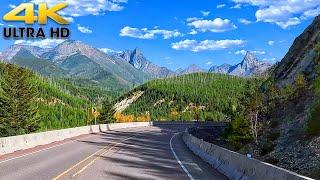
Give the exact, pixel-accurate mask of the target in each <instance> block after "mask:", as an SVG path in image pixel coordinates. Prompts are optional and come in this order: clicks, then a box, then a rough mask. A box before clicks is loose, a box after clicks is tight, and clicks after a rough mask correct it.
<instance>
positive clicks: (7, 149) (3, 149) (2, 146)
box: [0, 122, 152, 155]
mask: <svg viewBox="0 0 320 180" xmlns="http://www.w3.org/2000/svg"><path fill="white" fill-rule="evenodd" d="M150 125H152V123H150V122H133V123H114V124H101V125H92V126H83V127H76V128H69V129H61V130H54V131H48V132H41V133H34V134H26V135H20V136H12V137H5V138H0V155H3V154H8V153H12V152H15V151H18V150H23V149H29V148H33V147H36V146H40V145H45V144H50V143H53V142H56V141H62V140H65V139H68V138H72V137H76V136H80V135H84V134H90V133H99V132H105V131H109V130H116V129H124V128H135V127H146V126H150Z"/></svg>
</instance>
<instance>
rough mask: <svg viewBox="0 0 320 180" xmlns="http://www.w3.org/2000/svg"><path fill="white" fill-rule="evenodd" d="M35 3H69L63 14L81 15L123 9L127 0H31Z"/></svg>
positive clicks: (51, 4)
mask: <svg viewBox="0 0 320 180" xmlns="http://www.w3.org/2000/svg"><path fill="white" fill-rule="evenodd" d="M31 2H33V3H36V4H38V3H41V2H45V3H47V4H48V6H49V7H50V6H53V5H55V4H57V3H59V2H66V3H68V7H67V8H65V9H64V10H62V11H61V12H60V14H61V15H64V16H71V17H79V16H87V15H100V14H104V13H105V12H106V11H121V10H123V9H124V7H123V4H125V3H127V2H128V1H127V0H31Z"/></svg>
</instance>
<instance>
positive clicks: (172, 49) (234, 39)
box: [0, 0, 320, 70]
mask: <svg viewBox="0 0 320 180" xmlns="http://www.w3.org/2000/svg"><path fill="white" fill-rule="evenodd" d="M41 1H42V2H47V3H48V4H49V5H52V4H56V3H57V2H60V1H59V0H32V2H34V3H38V2H41ZM66 1H67V2H68V3H69V4H70V5H69V7H68V8H67V9H65V11H63V12H62V14H63V15H64V16H65V17H67V19H69V20H72V22H71V24H70V25H69V28H70V29H71V32H72V36H71V39H74V40H80V41H83V42H85V43H88V44H90V45H92V46H94V47H97V48H102V50H108V51H112V50H113V51H122V50H126V49H133V48H135V47H139V48H140V49H141V50H142V51H143V52H144V54H145V56H146V57H147V58H148V59H149V60H151V61H152V62H154V63H156V64H158V65H161V66H166V67H168V68H170V69H173V70H175V69H177V68H180V67H181V68H185V67H186V66H188V65H190V64H197V65H199V66H200V67H202V68H205V69H208V68H209V67H210V66H212V65H220V64H223V63H229V64H235V63H238V62H240V61H241V60H242V58H243V56H244V53H245V51H252V52H254V53H256V55H257V57H258V58H259V59H260V60H263V59H264V60H268V61H273V62H274V61H277V60H281V58H282V57H283V56H284V55H285V53H286V52H287V51H288V48H289V47H290V45H291V44H292V42H293V40H294V39H295V37H297V36H298V35H299V34H300V33H302V31H303V30H304V29H305V28H306V27H307V26H308V25H309V24H310V23H311V22H312V20H313V18H314V17H315V16H316V15H317V14H319V12H320V0H308V1H306V0H295V1H292V0H223V1H214V0H187V1H182V0H66ZM21 2H23V1H22V0H10V1H4V2H2V5H1V6H2V7H1V8H0V14H1V15H2V16H3V15H4V14H6V13H7V12H8V11H9V10H10V9H12V8H13V7H14V6H15V5H18V4H20V3H21ZM11 25H13V26H16V27H19V26H21V24H19V23H12V22H10V23H7V22H4V21H0V26H2V27H6V26H11ZM49 25H53V26H58V25H56V24H55V23H52V22H51V23H49ZM36 26H37V25H35V27H36ZM1 29H2V28H1ZM1 31H2V30H1ZM58 42H59V41H58ZM14 43H25V44H35V45H39V46H42V47H43V46H53V45H54V44H56V43H57V41H56V40H52V41H50V40H45V41H42V42H39V41H35V42H27V41H24V40H19V41H17V40H4V39H2V40H1V43H0V51H2V50H4V49H5V48H7V47H8V46H9V45H12V44H14Z"/></svg>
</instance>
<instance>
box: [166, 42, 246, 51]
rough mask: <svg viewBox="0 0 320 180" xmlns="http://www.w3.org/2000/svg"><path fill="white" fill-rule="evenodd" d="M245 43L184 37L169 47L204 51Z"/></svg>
mask: <svg viewBox="0 0 320 180" xmlns="http://www.w3.org/2000/svg"><path fill="white" fill-rule="evenodd" d="M243 44H245V41H243V40H229V39H225V40H204V41H197V40H190V39H186V40H184V41H180V42H176V43H172V44H171V47H172V48H173V49H175V50H190V51H193V52H199V51H205V50H211V51H214V50H221V49H227V48H230V47H233V46H241V45H243Z"/></svg>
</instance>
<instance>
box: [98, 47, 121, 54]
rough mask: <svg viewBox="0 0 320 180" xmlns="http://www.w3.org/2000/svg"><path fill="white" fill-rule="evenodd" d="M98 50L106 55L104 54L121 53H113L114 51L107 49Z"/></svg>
mask: <svg viewBox="0 0 320 180" xmlns="http://www.w3.org/2000/svg"><path fill="white" fill-rule="evenodd" d="M99 50H100V51H102V52H104V53H106V54H112V53H121V51H115V50H113V49H109V48H99Z"/></svg>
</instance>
